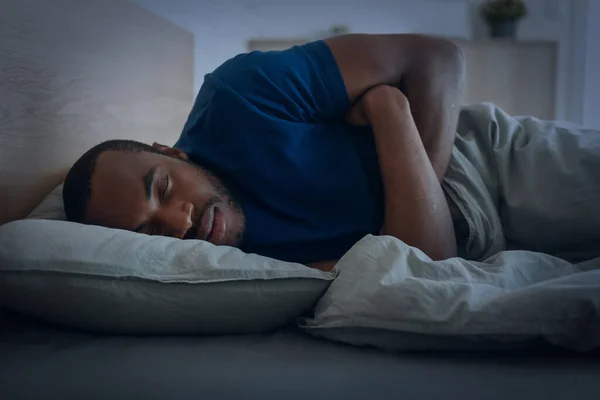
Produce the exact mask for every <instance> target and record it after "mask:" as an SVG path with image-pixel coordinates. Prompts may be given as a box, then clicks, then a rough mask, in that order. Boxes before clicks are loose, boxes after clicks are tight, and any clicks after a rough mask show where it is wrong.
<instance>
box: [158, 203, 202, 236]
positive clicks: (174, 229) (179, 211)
mask: <svg viewBox="0 0 600 400" xmlns="http://www.w3.org/2000/svg"><path fill="white" fill-rule="evenodd" d="M193 213H194V206H193V204H192V203H190V202H183V203H179V204H169V205H165V206H164V207H163V208H162V209H161V210H160V216H159V219H160V221H161V225H162V226H163V227H164V229H165V230H166V232H165V233H164V235H165V236H172V237H175V238H178V239H183V237H184V236H185V234H186V233H187V231H188V230H189V229H190V228H191V227H192V226H193V225H194V221H193Z"/></svg>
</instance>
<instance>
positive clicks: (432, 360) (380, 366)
mask: <svg viewBox="0 0 600 400" xmlns="http://www.w3.org/2000/svg"><path fill="white" fill-rule="evenodd" d="M3 314H4V315H3V317H2V319H1V321H2V329H1V333H0V397H1V398H2V399H6V400H12V399H126V398H127V399H129V398H131V399H187V398H202V399H254V398H261V399H338V398H340V399H365V398H372V399H398V398H403V399H407V398H409V399H410V398H418V399H440V398H460V399H483V398H485V399H507V398H543V399H553V398H556V399H558V398H560V399H562V398H567V397H571V396H573V395H574V393H576V394H577V396H576V397H577V398H578V399H599V398H600V379H598V377H599V376H600V355H598V354H595V355H589V354H588V355H587V356H582V355H578V354H573V353H565V352H557V351H547V350H544V351H540V350H536V351H526V352H525V351H518V352H495V353H481V352H477V353H449V352H444V353H439V352H436V353H396V354H391V353H385V352H383V351H380V350H376V349H371V348H358V347H352V346H348V345H342V344H337V343H334V342H329V341H324V340H320V339H316V338H313V337H310V336H307V335H305V334H303V333H301V332H298V331H294V330H292V329H285V330H281V331H277V332H274V333H272V334H269V335H249V336H225V337H202V338H200V337H195V338H192V337H114V336H97V335H91V334H86V333H80V332H73V331H66V330H61V329H59V328H56V327H51V326H48V325H45V324H42V323H40V322H38V321H34V320H30V319H28V318H25V317H22V316H18V315H15V314H11V313H6V312H3Z"/></svg>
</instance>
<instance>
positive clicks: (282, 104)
mask: <svg viewBox="0 0 600 400" xmlns="http://www.w3.org/2000/svg"><path fill="white" fill-rule="evenodd" d="M207 80H210V81H212V82H213V83H214V84H215V85H216V86H217V87H219V88H220V89H223V90H227V91H229V92H230V93H231V94H232V95H234V96H237V97H239V99H240V100H242V101H245V102H247V103H249V105H250V106H252V107H255V108H256V110H255V111H256V112H259V113H266V114H269V115H271V116H273V117H277V118H281V119H285V120H289V121H298V122H323V121H327V120H329V119H333V118H337V117H339V116H341V115H342V114H343V113H344V112H345V111H346V110H347V109H348V107H349V106H350V101H349V98H348V94H347V91H346V86H345V84H344V80H343V78H342V75H341V73H340V70H339V68H338V66H337V63H336V61H335V58H334V57H333V54H332V53H331V51H330V49H329V47H328V46H327V44H325V42H324V41H322V40H320V41H315V42H311V43H308V44H305V45H301V46H294V47H292V48H290V49H287V50H283V51H268V52H260V51H254V52H250V53H245V54H240V55H238V56H236V57H233V58H232V59H230V60H228V61H226V62H225V63H224V64H222V65H221V66H220V67H219V68H217V69H216V70H215V71H214V72H213V73H212V74H209V75H208V76H207Z"/></svg>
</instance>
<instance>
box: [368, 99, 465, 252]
mask: <svg viewBox="0 0 600 400" xmlns="http://www.w3.org/2000/svg"><path fill="white" fill-rule="evenodd" d="M398 95H400V96H402V95H401V94H400V93H399V92H398ZM384 97H385V96H384ZM405 100H406V99H404V102H403V101H402V99H400V100H399V101H389V97H388V99H387V100H386V99H382V97H381V96H380V97H379V98H378V99H377V100H376V101H372V102H371V104H370V106H369V108H368V111H367V113H368V116H369V120H370V122H371V125H372V127H373V132H374V136H375V143H376V147H377V153H378V157H379V165H380V169H381V172H382V178H383V186H384V193H385V211H384V212H385V214H384V215H385V216H384V224H383V229H382V232H381V233H382V234H385V235H390V236H394V237H396V238H398V239H400V240H402V241H403V242H405V243H406V244H408V245H411V246H414V247H417V248H419V249H420V250H422V251H423V252H424V253H425V254H427V255H428V256H429V257H431V258H432V259H433V260H441V259H447V258H451V257H455V256H456V239H455V236H454V228H453V225H452V219H451V217H450V212H449V210H448V205H447V202H446V199H445V196H444V193H443V192H442V189H441V186H440V183H439V181H438V178H437V176H436V173H435V171H434V169H433V167H432V165H431V162H430V161H429V158H428V156H427V152H426V151H425V148H424V146H423V143H422V141H421V138H420V136H419V132H418V130H417V128H416V126H415V124H414V121H413V119H412V118H411V117H410V106H409V105H408V102H406V101H405Z"/></svg>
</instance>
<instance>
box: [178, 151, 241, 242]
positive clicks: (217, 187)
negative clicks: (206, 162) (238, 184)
mask: <svg viewBox="0 0 600 400" xmlns="http://www.w3.org/2000/svg"><path fill="white" fill-rule="evenodd" d="M186 162H187V163H189V164H191V165H192V166H194V168H195V169H196V170H197V171H198V173H199V174H201V175H204V176H206V177H207V178H208V181H209V182H210V184H211V185H212V187H213V190H214V192H215V193H216V196H213V197H212V198H210V199H209V200H208V202H207V203H206V204H205V205H204V207H202V213H204V212H206V211H207V210H208V209H210V207H212V206H214V205H215V204H226V205H227V207H228V208H229V209H231V210H232V211H233V212H234V213H235V214H237V215H238V217H239V223H238V224H237V226H235V227H234V229H235V242H236V243H235V245H236V246H237V245H238V244H239V243H241V241H242V240H243V238H244V232H245V230H246V215H245V214H244V210H243V209H242V206H241V205H240V204H239V202H237V201H236V199H235V196H234V195H233V194H232V193H231V190H229V188H228V187H227V186H226V184H225V182H224V181H223V179H221V178H220V177H218V176H217V175H216V174H215V173H214V172H212V171H209V170H208V169H206V168H204V167H202V166H200V165H198V164H197V163H195V162H194V161H192V160H186Z"/></svg>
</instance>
